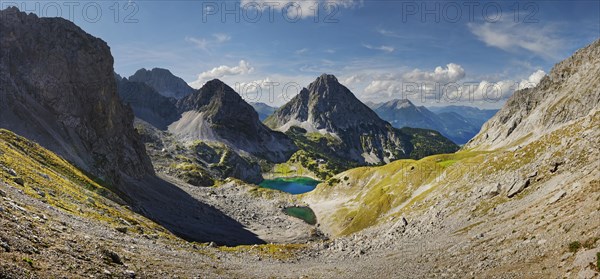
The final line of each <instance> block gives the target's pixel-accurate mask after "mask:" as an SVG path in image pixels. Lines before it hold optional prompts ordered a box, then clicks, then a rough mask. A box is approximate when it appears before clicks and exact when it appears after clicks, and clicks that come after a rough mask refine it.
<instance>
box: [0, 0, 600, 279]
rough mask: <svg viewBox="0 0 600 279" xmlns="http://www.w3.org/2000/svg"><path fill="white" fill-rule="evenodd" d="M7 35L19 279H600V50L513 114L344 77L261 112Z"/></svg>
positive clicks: (9, 241)
mask: <svg viewBox="0 0 600 279" xmlns="http://www.w3.org/2000/svg"><path fill="white" fill-rule="evenodd" d="M0 31H1V33H0V34H1V35H0V278H84V277H85V278H90V277H91V278H598V276H600V267H599V266H600V129H599V128H598V127H600V40H598V39H596V40H595V41H594V42H592V43H591V44H589V45H587V46H585V47H583V48H582V49H580V50H578V51H577V52H575V53H574V54H572V56H571V57H569V58H567V59H565V60H564V61H562V62H559V63H558V64H556V65H555V66H554V67H553V68H552V70H551V71H550V72H549V74H547V75H545V76H544V77H543V78H542V79H541V81H540V82H539V83H538V84H537V85H536V86H534V87H530V88H525V89H522V90H517V91H515V92H514V93H513V94H511V96H510V97H509V98H508V99H507V100H506V102H505V103H504V105H503V106H502V108H500V109H499V110H495V109H478V108H475V107H468V106H458V105H453V106H443V107H441V106H439V107H424V106H416V105H415V104H414V103H413V102H412V101H410V100H408V99H393V100H390V101H388V102H382V103H377V104H375V103H370V104H369V105H366V104H365V103H363V102H362V101H361V100H360V99H359V97H357V96H360V94H358V93H360V92H353V91H351V90H350V89H349V88H348V87H347V86H345V85H344V84H343V83H345V82H340V80H338V78H337V77H336V76H334V75H332V74H321V75H319V76H317V75H318V74H317V75H315V76H314V81H312V82H310V83H309V84H306V85H305V87H304V88H302V89H301V90H300V91H299V93H298V94H297V95H295V96H294V97H293V98H291V99H290V100H289V101H288V102H287V103H285V104H282V105H281V106H275V105H272V104H265V103H258V102H257V103H249V102H247V101H246V100H245V99H244V98H242V96H241V95H240V94H239V93H238V92H236V90H234V89H233V88H232V87H230V85H229V84H227V83H225V82H224V81H222V80H221V79H219V78H211V79H207V80H206V81H205V82H203V83H202V84H201V86H198V87H197V88H192V87H190V85H188V83H186V81H184V79H182V78H179V77H177V76H175V75H174V74H173V73H177V71H178V69H175V68H174V69H170V70H167V69H163V68H153V69H151V70H146V69H144V68H142V69H139V70H137V71H136V72H135V73H134V74H133V75H131V76H129V77H123V76H121V75H119V74H118V73H116V72H115V66H114V63H115V59H114V58H113V56H112V55H113V54H112V53H111V48H109V46H108V44H107V43H106V42H105V41H103V40H102V39H100V38H96V37H94V36H92V35H90V34H88V33H86V32H85V31H84V30H82V29H81V28H79V27H78V26H76V25H75V24H74V23H72V22H71V21H68V20H66V19H62V18H60V17H56V18H51V17H38V16H37V15H36V14H34V13H26V12H21V11H20V10H19V9H18V8H16V7H9V8H6V9H4V10H1V11H0ZM382 34H384V33H382ZM187 40H188V41H193V42H195V43H196V44H200V45H202V46H204V47H205V48H206V50H207V53H209V52H210V48H209V47H210V46H211V44H215V43H216V42H226V41H228V38H227V37H226V36H224V35H222V34H215V35H214V41H210V40H212V39H210V40H208V39H207V40H199V39H195V38H187ZM366 48H368V49H373V47H372V46H370V45H368V46H366ZM383 50H385V49H383ZM332 51H333V50H332ZM298 53H300V52H298ZM332 53H333V52H332ZM242 66H243V65H240V66H239V68H240V69H233V70H232V69H228V70H227V71H229V72H234V73H237V72H251V70H247V71H245V70H244V69H242V68H243V67H242ZM136 68H137V67H136ZM172 71H173V72H172ZM218 71H224V72H227V71H226V70H223V69H219V68H216V70H215V72H218ZM222 76H224V75H222ZM189 84H192V83H189ZM231 86H233V85H231ZM234 87H235V86H234ZM236 88H237V87H236ZM459 145H460V146H459ZM282 184H283V186H281V188H278V187H279V186H280V185H282ZM315 185H316V186H315ZM286 187H288V188H294V187H295V188H294V191H296V192H294V191H291V190H290V191H289V192H292V193H293V194H292V193H288V192H286V191H280V190H278V189H286ZM303 187H304V188H303ZM298 189H301V191H299V190H298ZM306 189H307V190H306Z"/></svg>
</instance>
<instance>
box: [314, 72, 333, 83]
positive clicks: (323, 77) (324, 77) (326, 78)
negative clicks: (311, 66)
mask: <svg viewBox="0 0 600 279" xmlns="http://www.w3.org/2000/svg"><path fill="white" fill-rule="evenodd" d="M317 80H320V81H325V82H338V79H337V78H336V77H335V76H334V75H331V74H327V73H323V74H322V75H320V76H319V77H318V78H317Z"/></svg>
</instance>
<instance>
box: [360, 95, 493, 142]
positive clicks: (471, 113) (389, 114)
mask: <svg viewBox="0 0 600 279" xmlns="http://www.w3.org/2000/svg"><path fill="white" fill-rule="evenodd" d="M369 106H370V107H371V108H372V109H373V110H374V111H375V112H376V113H377V114H378V115H379V116H380V117H381V118H382V119H384V120H386V121H388V122H390V123H391V124H392V125H393V126H394V127H396V128H402V127H413V128H424V129H432V130H436V131H439V132H440V133H442V135H444V136H446V137H448V138H449V139H450V140H452V141H453V142H455V143H457V144H464V143H466V142H468V141H469V140H470V139H471V138H473V136H475V135H476V134H477V133H478V132H479V130H480V128H481V125H483V123H485V121H487V120H488V119H489V118H491V117H492V116H493V115H494V114H495V113H496V112H497V111H498V110H481V109H478V108H474V107H468V106H445V107H431V108H429V109H428V108H426V107H424V106H415V105H414V104H413V103H412V102H411V101H409V100H407V99H396V100H392V101H389V102H385V103H372V102H371V103H369Z"/></svg>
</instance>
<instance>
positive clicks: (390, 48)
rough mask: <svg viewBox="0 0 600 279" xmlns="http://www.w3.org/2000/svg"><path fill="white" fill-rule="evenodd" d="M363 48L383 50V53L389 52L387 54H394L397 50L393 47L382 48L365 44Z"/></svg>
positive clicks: (383, 46)
mask: <svg viewBox="0 0 600 279" xmlns="http://www.w3.org/2000/svg"><path fill="white" fill-rule="evenodd" d="M363 46H364V47H366V48H368V49H372V50H381V51H384V52H387V53H391V52H394V50H395V49H394V48H393V47H391V46H385V45H382V46H373V45H369V44H363Z"/></svg>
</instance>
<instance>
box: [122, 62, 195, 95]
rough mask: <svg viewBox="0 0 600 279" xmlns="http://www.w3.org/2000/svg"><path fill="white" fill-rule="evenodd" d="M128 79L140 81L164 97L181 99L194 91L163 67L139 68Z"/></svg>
mask: <svg viewBox="0 0 600 279" xmlns="http://www.w3.org/2000/svg"><path fill="white" fill-rule="evenodd" d="M129 80H130V81H137V82H142V83H145V84H147V85H149V86H150V87H152V88H154V90H156V91H157V92H158V93H160V94H161V95H163V96H165V97H169V98H171V97H173V98H176V99H181V98H183V97H185V96H187V95H189V94H191V93H193V92H194V89H193V88H191V87H190V86H189V85H188V84H187V83H186V82H185V81H184V80H183V79H181V78H180V77H177V76H175V75H173V73H171V71H169V70H167V69H163V68H153V69H152V70H147V69H145V68H141V69H139V70H137V71H136V72H135V74H133V75H132V76H130V77H129Z"/></svg>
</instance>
